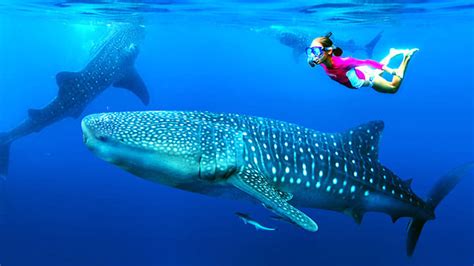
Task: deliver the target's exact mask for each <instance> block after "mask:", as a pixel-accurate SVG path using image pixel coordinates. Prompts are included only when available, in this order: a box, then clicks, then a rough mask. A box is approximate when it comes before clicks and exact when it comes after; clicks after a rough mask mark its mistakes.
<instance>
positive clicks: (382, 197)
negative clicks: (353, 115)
mask: <svg viewBox="0 0 474 266" xmlns="http://www.w3.org/2000/svg"><path fill="white" fill-rule="evenodd" d="M383 127H384V124H383V122H381V121H374V122H370V123H367V124H365V125H361V126H359V127H356V128H353V129H351V130H348V131H347V132H343V133H333V134H330V133H322V132H318V131H315V130H312V129H308V128H304V127H301V126H298V125H294V124H290V123H286V122H281V121H276V120H272V119H265V118H258V117H250V116H245V115H238V114H214V113H208V112H172V111H150V112H121V113H104V114H94V115H89V116H87V117H85V118H84V119H83V120H82V129H83V136H84V142H85V144H86V145H87V146H88V148H89V149H90V150H91V151H92V152H94V153H95V154H96V155H97V156H98V157H100V158H102V159H104V160H106V161H108V162H110V163H113V164H115V165H117V166H119V167H121V168H123V169H125V170H127V171H129V172H131V173H133V174H135V175H137V176H139V177H142V178H145V179H148V180H151V181H154V182H157V183H161V184H165V185H168V186H171V187H175V188H179V189H183V190H187V191H192V192H196V193H202V194H206V195H212V196H222V197H231V198H247V199H251V200H254V201H257V202H260V203H262V204H263V205H264V206H265V207H267V208H268V209H270V210H272V211H273V212H275V213H276V214H278V215H279V216H281V217H282V218H284V219H287V220H289V221H291V222H292V223H294V224H296V225H299V226H300V227H302V228H304V229H306V230H309V231H317V230H318V225H317V224H316V222H314V221H313V220H312V219H311V218H310V217H308V216H307V215H306V214H305V213H303V212H302V211H300V210H299V209H297V207H308V208H320V209H327V210H334V211H339V212H343V213H345V214H348V215H350V216H351V217H353V218H354V220H355V221H356V222H357V223H360V222H361V220H362V216H363V215H364V213H365V212H369V211H376V212H384V213H387V214H389V215H390V216H391V217H392V218H393V220H394V221H395V220H397V219H398V218H400V217H411V218H412V220H411V223H410V225H409V229H408V240H407V253H408V255H412V254H413V251H414V248H415V244H416V242H417V240H418V237H419V234H420V233H421V230H422V227H423V225H424V224H425V222H426V221H428V220H432V219H434V218H435V215H434V209H435V207H436V206H437V205H438V203H439V202H440V201H441V200H442V199H443V198H444V196H446V195H447V194H448V193H449V191H451V189H452V188H453V187H454V186H455V185H456V184H457V182H458V181H459V178H460V176H461V175H463V174H464V173H465V172H466V171H467V170H470V169H471V168H472V167H473V163H470V164H466V165H464V166H463V167H460V168H458V169H455V170H454V171H452V172H451V173H450V174H448V175H446V176H444V177H443V178H441V179H440V181H439V182H438V183H437V184H436V185H435V186H434V188H433V189H432V190H431V192H430V193H429V195H428V197H427V199H426V200H422V199H421V198H420V197H418V196H417V195H416V194H415V193H414V192H413V191H412V189H411V188H410V183H411V180H405V181H403V180H401V179H400V178H399V177H397V176H396V175H395V174H394V173H393V172H392V171H390V170H389V169H388V168H386V167H384V166H383V165H382V164H381V163H380V162H379V160H378V142H379V137H380V135H381V132H382V129H383Z"/></svg>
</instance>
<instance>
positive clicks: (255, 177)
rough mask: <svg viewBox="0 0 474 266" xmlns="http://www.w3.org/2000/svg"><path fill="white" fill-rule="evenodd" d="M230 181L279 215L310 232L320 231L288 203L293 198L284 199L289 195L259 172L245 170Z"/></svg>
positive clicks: (304, 215)
mask: <svg viewBox="0 0 474 266" xmlns="http://www.w3.org/2000/svg"><path fill="white" fill-rule="evenodd" d="M228 181H229V182H230V183H231V184H232V185H234V186H235V187H236V188H238V189H240V190H242V191H243V192H245V193H247V194H249V195H250V196H252V197H254V198H255V199H257V200H259V201H261V202H262V203H263V204H264V205H265V206H267V207H268V208H271V209H272V210H273V211H274V212H275V213H277V214H278V215H280V216H282V217H286V218H288V219H289V220H291V221H292V222H294V223H295V224H297V225H299V226H301V227H303V228H304V229H306V230H308V231H312V232H315V231H318V225H317V224H316V223H315V222H314V221H313V220H312V219H311V218H309V217H308V216H307V215H306V214H304V213H303V212H301V211H300V210H298V209H296V208H295V207H293V206H292V205H291V204H289V203H288V202H287V201H286V200H288V199H290V198H291V197H290V196H287V197H286V199H285V198H283V197H282V195H286V194H288V193H286V194H281V193H282V192H281V191H278V190H277V189H276V188H275V187H274V186H273V185H271V184H270V183H269V182H268V181H267V179H266V178H265V177H264V176H262V175H261V173H259V172H258V171H256V170H253V169H245V170H244V171H241V172H239V173H238V174H235V175H233V176H231V177H230V178H229V179H228Z"/></svg>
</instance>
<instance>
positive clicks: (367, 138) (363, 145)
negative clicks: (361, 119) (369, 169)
mask: <svg viewBox="0 0 474 266" xmlns="http://www.w3.org/2000/svg"><path fill="white" fill-rule="evenodd" d="M383 128H384V124H383V121H372V122H369V123H367V124H363V125H360V126H358V127H356V128H353V129H351V130H349V131H347V132H346V133H344V134H345V136H344V139H345V143H344V145H347V149H348V150H351V151H353V152H356V151H358V152H359V153H360V154H361V155H362V156H368V157H369V158H373V159H377V158H378V153H379V152H378V151H379V140H380V135H381V134H382V131H383Z"/></svg>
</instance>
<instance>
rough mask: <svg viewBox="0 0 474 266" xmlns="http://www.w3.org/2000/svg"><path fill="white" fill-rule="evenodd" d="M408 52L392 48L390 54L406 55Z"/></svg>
mask: <svg viewBox="0 0 474 266" xmlns="http://www.w3.org/2000/svg"><path fill="white" fill-rule="evenodd" d="M407 52H408V49H395V48H390V51H389V52H388V53H389V54H390V55H392V56H395V55H399V54H403V55H405V54H406V53H407Z"/></svg>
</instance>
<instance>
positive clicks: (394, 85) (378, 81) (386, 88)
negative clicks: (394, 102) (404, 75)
mask: <svg viewBox="0 0 474 266" xmlns="http://www.w3.org/2000/svg"><path fill="white" fill-rule="evenodd" d="M401 83H402V79H401V78H399V77H397V76H393V78H392V81H391V82H390V81H387V80H386V79H384V78H383V77H382V76H375V78H374V81H373V85H372V88H373V89H374V90H376V91H378V92H382V93H396V92H397V91H398V89H399V88H400V85H401Z"/></svg>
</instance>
